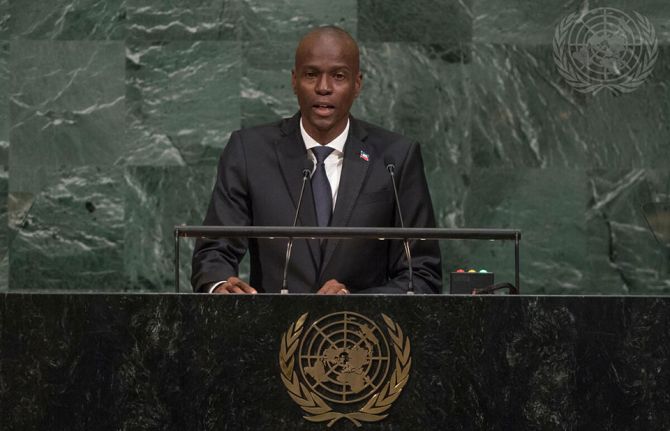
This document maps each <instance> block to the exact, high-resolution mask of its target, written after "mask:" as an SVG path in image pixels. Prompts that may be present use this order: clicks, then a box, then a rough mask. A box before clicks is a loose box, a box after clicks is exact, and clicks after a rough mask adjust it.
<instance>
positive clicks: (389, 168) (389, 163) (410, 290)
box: [384, 158, 414, 295]
mask: <svg viewBox="0 0 670 431" xmlns="http://www.w3.org/2000/svg"><path fill="white" fill-rule="evenodd" d="M384 164H385V165H386V170H387V171H389V175H391V183H392V184H393V196H394V197H395V206H396V208H398V218H399V219H400V227H402V228H405V222H404V221H403V219H402V210H401V209H400V198H399V197H398V187H397V186H396V184H395V163H393V160H392V159H387V158H385V159H384ZM403 248H404V249H405V259H407V266H408V267H409V283H408V285H407V294H408V295H414V272H413V270H412V253H410V250H409V238H405V239H404V240H403Z"/></svg>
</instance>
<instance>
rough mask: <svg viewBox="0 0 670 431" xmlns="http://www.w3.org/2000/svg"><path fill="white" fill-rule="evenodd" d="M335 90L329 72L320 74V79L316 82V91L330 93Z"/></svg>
mask: <svg viewBox="0 0 670 431" xmlns="http://www.w3.org/2000/svg"><path fill="white" fill-rule="evenodd" d="M332 91H333V86H332V82H331V80H330V76H328V74H327V73H323V74H321V75H320V76H319V79H318V81H317V82H316V92H317V93H318V94H330V93H332Z"/></svg>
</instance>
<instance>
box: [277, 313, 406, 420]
mask: <svg viewBox="0 0 670 431" xmlns="http://www.w3.org/2000/svg"><path fill="white" fill-rule="evenodd" d="M307 315H308V313H305V314H303V315H302V316H300V318H299V319H298V320H296V321H295V322H293V323H292V324H291V325H290V326H289V327H288V330H287V331H286V332H285V333H284V334H283V335H282V338H281V346H280V348H279V366H280V368H281V378H282V381H283V382H284V385H285V386H286V389H287V390H288V394H289V395H290V396H291V398H293V401H295V402H296V403H297V404H298V405H299V406H300V408H301V409H302V410H303V411H304V412H305V413H306V414H305V416H304V418H305V419H307V420H308V421H311V422H328V426H329V427H330V426H332V425H333V424H334V423H335V422H337V421H338V420H340V419H348V420H350V421H351V422H353V423H354V424H356V426H361V424H362V423H363V422H377V421H380V420H382V419H384V418H385V417H387V416H388V410H389V409H390V408H391V405H393V403H394V402H395V400H396V399H397V398H398V396H399V395H400V392H401V391H402V389H403V388H404V387H405V385H406V384H407V380H408V378H409V372H410V369H411V368H412V358H411V357H410V343H409V337H405V336H404V335H403V332H402V329H401V328H400V326H399V325H398V324H397V323H395V322H394V321H393V320H391V318H390V317H388V316H387V315H385V314H382V318H383V319H384V324H385V325H384V329H385V331H384V330H382V329H381V328H380V327H379V326H378V325H377V323H375V322H374V321H372V320H370V319H368V318H367V317H365V316H363V315H361V314H358V313H353V312H350V311H343V312H339V313H332V314H328V315H326V316H324V317H321V318H320V319H318V320H316V321H315V322H314V323H312V324H311V325H309V327H306V325H305V322H306V321H307ZM385 334H388V336H389V339H390V340H391V344H390V345H389V343H388V341H387V337H386V335H385Z"/></svg>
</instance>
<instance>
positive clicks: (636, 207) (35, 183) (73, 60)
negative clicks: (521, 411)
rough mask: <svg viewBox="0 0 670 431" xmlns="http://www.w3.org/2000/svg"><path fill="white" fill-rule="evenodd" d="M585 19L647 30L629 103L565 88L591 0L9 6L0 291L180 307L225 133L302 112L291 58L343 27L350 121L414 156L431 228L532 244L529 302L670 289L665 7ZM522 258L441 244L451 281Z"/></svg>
mask: <svg viewBox="0 0 670 431" xmlns="http://www.w3.org/2000/svg"><path fill="white" fill-rule="evenodd" d="M588 4H589V5H590V7H592V8H595V7H599V6H610V7H616V8H621V9H627V10H631V9H632V10H636V11H638V12H640V13H642V14H644V15H646V16H648V17H649V18H650V19H651V21H652V23H653V24H654V26H655V28H656V31H657V35H658V38H659V42H660V55H659V59H658V63H657V65H656V67H655V69H654V73H653V74H652V75H651V77H650V78H649V80H648V82H646V83H645V84H644V85H643V86H642V87H641V88H639V89H638V90H637V91H635V92H633V93H630V94H626V95H622V96H618V97H615V96H612V95H611V94H608V93H606V92H601V93H599V94H597V95H596V96H592V95H583V94H579V93H576V92H575V91H573V90H571V88H570V87H569V86H567V84H565V82H564V81H563V80H562V78H561V77H560V75H559V74H558V72H557V70H556V68H555V66H554V64H553V60H552V48H551V40H552V36H553V30H554V26H555V25H556V24H557V23H558V22H559V21H560V19H561V18H562V17H564V16H565V15H566V14H568V13H571V12H574V11H576V10H579V8H580V7H581V6H582V2H580V1H568V0H563V1H546V2H542V5H540V4H538V3H537V2H533V1H528V0H509V1H505V2H500V1H495V0H466V1H462V0H461V1H458V0H441V1H438V0H423V1H415V2H408V1H405V0H402V1H401V0H358V1H357V0H344V1H340V2H330V1H324V0H318V1H315V0H279V1H272V2H269V1H261V0H197V1H188V2H186V1H176V0H169V1H165V0H104V1H103V0H52V1H49V2H44V1H41V0H0V97H1V99H0V290H11V291H15V290H23V289H29V290H72V291H169V290H171V289H172V285H171V283H172V274H173V272H172V259H173V243H172V236H171V235H172V226H173V225H175V224H180V223H186V224H199V223H200V222H201V219H202V215H203V213H204V210H205V207H206V203H207V199H208V195H209V192H210V190H211V185H212V182H213V179H214V173H215V163H216V159H217V157H218V154H219V153H220V151H221V149H222V148H223V146H224V145H225V143H226V141H227V138H228V136H229V135H230V133H231V132H232V131H233V130H235V129H237V128H240V127H244V126H250V125H255V124H258V123H261V122H266V121H271V120H274V119H277V118H280V117H283V116H288V115H291V114H292V113H293V112H294V111H295V110H296V103H295V101H294V96H293V95H292V92H291V89H290V84H289V77H290V68H291V64H292V55H293V49H294V46H295V43H296V41H297V39H298V38H299V36H300V34H302V33H303V32H304V31H305V30H306V29H307V28H310V27H313V26H317V25H321V24H337V25H340V26H342V27H344V28H345V29H347V30H349V31H350V32H352V33H353V34H354V35H355V36H356V37H357V38H358V40H359V41H360V45H361V49H362V51H361V52H362V66H363V70H364V74H365V82H364V89H363V92H362V95H361V98H360V99H359V101H358V102H357V105H356V106H355V110H354V114H355V115H357V116H359V117H361V118H364V119H367V120H369V121H372V122H375V123H378V124H380V125H382V126H385V127H388V128H391V129H393V130H396V131H398V132H401V133H404V134H406V135H408V136H411V137H414V138H416V139H418V140H419V141H420V142H421V143H422V145H423V151H424V157H425V160H426V164H427V166H426V168H427V171H428V176H429V182H430V187H431V191H432V194H433V199H434V201H435V203H436V208H437V216H438V220H439V223H440V225H441V226H444V227H502V228H519V229H521V230H522V231H523V234H524V236H523V240H522V287H523V290H524V292H526V293H554V294H560V293H570V294H582V293H604V294H608V293H609V294H622V293H631V294H647V293H650V294H656V293H666V292H670V255H669V254H668V251H667V250H665V249H663V248H662V247H661V246H659V244H658V243H657V242H656V241H655V240H654V238H653V236H652V235H651V234H650V233H649V231H648V229H647V226H646V222H645V220H644V218H643V216H642V212H641V205H642V204H643V203H645V202H649V201H663V200H668V199H670V167H669V166H670V88H669V86H668V82H670V57H669V55H670V3H668V2H667V1H665V0H640V1H635V2H632V1H623V0H611V1H607V2H605V1H589V2H588ZM512 251H513V249H512V245H511V244H509V243H504V244H498V243H489V242H486V243H481V242H460V241H453V242H445V243H443V252H444V266H445V271H447V272H448V271H450V270H452V269H454V268H455V267H458V266H477V267H486V268H487V269H489V270H494V271H495V272H496V273H497V274H498V276H497V278H498V280H504V279H508V280H509V279H511V278H512V262H513V252H512ZM183 253H184V254H183V256H182V258H183V259H182V260H183V271H182V274H183V279H182V284H183V286H187V283H188V273H189V265H190V263H189V254H190V245H189V244H188V243H186V242H184V247H183Z"/></svg>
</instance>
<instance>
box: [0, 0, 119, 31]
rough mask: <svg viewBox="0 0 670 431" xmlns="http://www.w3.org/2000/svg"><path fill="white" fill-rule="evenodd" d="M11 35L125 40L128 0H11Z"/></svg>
mask: <svg viewBox="0 0 670 431" xmlns="http://www.w3.org/2000/svg"><path fill="white" fill-rule="evenodd" d="M9 3H10V5H11V6H10V8H9V10H10V13H11V17H10V19H9V22H10V29H11V32H12V37H14V38H20V39H52V40H53V39H57V40H122V39H123V38H124V37H125V33H126V25H125V21H126V10H125V4H126V0H50V1H48V2H44V1H41V0H20V1H16V0H10V1H9Z"/></svg>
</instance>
